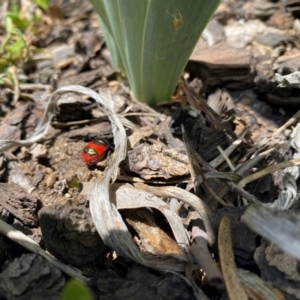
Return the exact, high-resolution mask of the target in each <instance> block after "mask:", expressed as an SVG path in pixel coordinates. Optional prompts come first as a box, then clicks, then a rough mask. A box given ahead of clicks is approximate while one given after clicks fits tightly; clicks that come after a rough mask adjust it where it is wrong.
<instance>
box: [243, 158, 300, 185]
mask: <svg viewBox="0 0 300 300" xmlns="http://www.w3.org/2000/svg"><path fill="white" fill-rule="evenodd" d="M299 164H300V158H295V159H291V160H289V161H285V162H282V163H279V164H276V165H273V166H270V167H267V168H265V169H263V170H260V171H258V172H256V173H254V174H251V175H249V176H247V177H245V178H243V179H242V180H241V181H240V182H239V183H238V186H239V187H244V186H245V185H246V184H248V183H250V182H252V181H254V180H257V179H259V178H261V177H263V176H266V175H268V174H270V173H273V172H275V171H278V170H281V169H285V168H288V167H292V166H296V165H299Z"/></svg>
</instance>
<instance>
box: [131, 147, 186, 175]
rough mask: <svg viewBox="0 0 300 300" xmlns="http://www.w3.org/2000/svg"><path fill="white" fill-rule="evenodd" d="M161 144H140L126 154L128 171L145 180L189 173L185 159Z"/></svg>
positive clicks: (180, 154)
mask: <svg viewBox="0 0 300 300" xmlns="http://www.w3.org/2000/svg"><path fill="white" fill-rule="evenodd" d="M165 148H166V147H165V146H164V145H163V144H162V143H156V144H153V145H149V144H148V143H142V144H140V145H138V146H137V147H135V148H134V149H133V150H130V151H129V152H128V160H129V169H130V171H132V172H135V173H137V174H140V175H141V176H142V177H143V178H145V179H151V178H157V177H163V178H166V179H168V178H172V177H175V176H183V175H187V174H188V173H189V168H188V166H187V157H186V155H185V154H182V153H178V152H177V150H176V149H165Z"/></svg>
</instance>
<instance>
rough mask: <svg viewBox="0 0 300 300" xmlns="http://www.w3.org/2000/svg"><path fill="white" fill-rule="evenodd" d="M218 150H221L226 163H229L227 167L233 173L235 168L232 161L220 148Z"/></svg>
mask: <svg viewBox="0 0 300 300" xmlns="http://www.w3.org/2000/svg"><path fill="white" fill-rule="evenodd" d="M217 149H218V150H219V152H220V154H221V155H222V156H223V158H224V159H225V161H226V162H227V165H228V166H229V168H230V170H231V171H232V172H233V171H234V170H235V167H234V166H233V164H232V162H231V161H230V159H229V157H228V156H227V155H226V153H225V152H224V150H223V149H222V148H221V147H220V146H218V147H217Z"/></svg>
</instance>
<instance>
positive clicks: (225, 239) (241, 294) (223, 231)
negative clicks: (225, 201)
mask: <svg viewBox="0 0 300 300" xmlns="http://www.w3.org/2000/svg"><path fill="white" fill-rule="evenodd" d="M218 246H219V256H220V263H221V268H222V274H223V278H224V282H225V286H226V290H227V293H228V296H229V299H230V300H248V296H247V294H246V292H245V290H244V288H243V286H242V284H241V281H240V279H239V275H238V270H237V267H236V265H235V262H234V254H233V250H232V241H231V232H230V221H229V218H228V217H226V216H224V217H223V218H222V219H221V223H220V228H219V234H218Z"/></svg>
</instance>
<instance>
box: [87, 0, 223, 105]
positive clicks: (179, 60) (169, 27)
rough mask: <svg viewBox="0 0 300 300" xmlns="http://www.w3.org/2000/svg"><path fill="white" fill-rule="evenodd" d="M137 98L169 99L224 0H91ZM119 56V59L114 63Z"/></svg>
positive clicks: (148, 100)
mask: <svg viewBox="0 0 300 300" xmlns="http://www.w3.org/2000/svg"><path fill="white" fill-rule="evenodd" d="M91 2H92V3H93V5H94V7H95V9H96V10H97V12H98V14H99V16H100V18H101V21H102V24H104V28H105V29H104V34H105V35H106V36H108V35H110V36H111V38H113V39H114V45H113V46H111V44H112V43H111V42H108V43H107V44H108V47H110V49H111V48H113V47H114V48H116V49H117V50H116V49H111V53H112V55H115V54H114V53H118V55H119V59H121V61H122V66H123V68H124V70H125V73H126V75H127V78H128V81H129V83H130V86H131V89H132V90H133V92H134V94H135V96H136V98H138V99H139V100H141V101H145V102H148V103H150V104H151V103H158V102H160V101H164V100H167V99H169V98H170V97H171V96H172V94H173V92H174V90H175V88H176V85H177V83H178V79H179V77H180V75H181V73H182V71H183V69H184V67H185V65H186V63H187V61H188V59H189V56H190V54H191V52H192V50H193V48H194V47H195V45H196V43H197V41H198V39H199V37H200V35H201V33H202V31H203V30H204V28H205V26H206V24H207V23H208V21H209V18H210V17H211V15H212V14H213V12H214V11H215V9H216V8H217V6H218V4H219V0H186V1H182V0H163V1H162V0H126V1H124V0H91ZM115 61H117V59H116V58H114V62H115Z"/></svg>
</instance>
